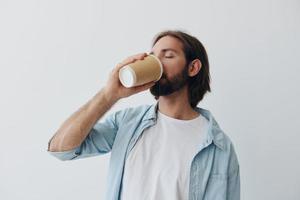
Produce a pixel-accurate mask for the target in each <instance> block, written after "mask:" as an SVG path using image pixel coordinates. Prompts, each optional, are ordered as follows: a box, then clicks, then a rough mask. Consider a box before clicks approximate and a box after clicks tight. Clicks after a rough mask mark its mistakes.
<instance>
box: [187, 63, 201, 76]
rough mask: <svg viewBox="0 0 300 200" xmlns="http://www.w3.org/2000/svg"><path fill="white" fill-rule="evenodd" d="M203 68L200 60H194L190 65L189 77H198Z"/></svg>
mask: <svg viewBox="0 0 300 200" xmlns="http://www.w3.org/2000/svg"><path fill="white" fill-rule="evenodd" d="M201 67H202V64H201V61H200V60H199V59H195V60H193V61H192V62H191V63H190V65H189V71H188V73H189V76H190V77H193V76H196V75H197V74H198V73H199V71H200V69H201Z"/></svg>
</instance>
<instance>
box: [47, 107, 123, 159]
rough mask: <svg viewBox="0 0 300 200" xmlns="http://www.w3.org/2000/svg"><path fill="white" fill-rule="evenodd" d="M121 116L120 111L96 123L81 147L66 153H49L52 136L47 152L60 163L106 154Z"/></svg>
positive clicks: (112, 141)
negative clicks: (60, 161)
mask: <svg viewBox="0 0 300 200" xmlns="http://www.w3.org/2000/svg"><path fill="white" fill-rule="evenodd" d="M121 115H122V111H118V112H115V113H113V114H110V115H108V117H107V118H106V119H105V120H104V121H102V122H97V123H96V124H95V125H94V126H93V128H92V129H91V131H90V132H89V134H88V135H87V137H86V138H85V139H84V141H83V142H82V143H81V145H79V146H78V147H76V148H74V149H71V150H68V151H59V152H53V151H50V150H49V146H50V143H51V140H52V139H53V137H54V136H53V137H52V138H51V139H50V140H49V142H48V149H47V152H48V153H49V154H50V155H52V156H54V157H56V158H58V159H59V160H62V161H66V160H75V159H79V158H86V157H91V156H96V155H101V154H105V153H108V152H110V151H111V149H112V146H113V143H114V139H115V137H116V134H117V132H118V127H119V124H118V118H120V117H121Z"/></svg>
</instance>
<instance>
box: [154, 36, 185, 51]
mask: <svg viewBox="0 0 300 200" xmlns="http://www.w3.org/2000/svg"><path fill="white" fill-rule="evenodd" d="M162 49H174V50H175V51H177V52H183V50H182V49H183V44H182V42H181V41H180V40H179V39H177V38H175V37H172V36H164V37H162V38H160V39H159V40H158V41H157V42H156V43H155V45H154V46H153V47H152V52H154V51H158V52H159V51H161V50H162Z"/></svg>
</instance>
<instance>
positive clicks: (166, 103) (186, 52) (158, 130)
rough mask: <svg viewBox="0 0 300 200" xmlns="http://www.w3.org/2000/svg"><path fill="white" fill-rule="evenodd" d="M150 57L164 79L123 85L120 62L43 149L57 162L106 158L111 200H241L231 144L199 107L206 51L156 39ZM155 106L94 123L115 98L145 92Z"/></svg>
mask: <svg viewBox="0 0 300 200" xmlns="http://www.w3.org/2000/svg"><path fill="white" fill-rule="evenodd" d="M151 54H154V55H155V56H157V57H158V58H159V59H160V61H161V62H162V64H163V70H164V72H163V75H162V78H161V79H160V80H159V81H158V82H155V83H148V84H145V85H142V86H138V87H134V88H125V87H123V86H122V85H121V84H120V81H119V79H118V71H119V69H120V68H121V67H123V66H125V65H127V64H129V63H132V62H134V61H136V60H139V59H143V58H144V57H145V56H146V55H147V54H146V53H142V54H137V55H134V56H131V57H129V58H127V59H126V60H124V61H123V62H121V63H119V64H118V65H117V66H116V67H115V68H114V69H113V71H112V72H111V74H110V77H109V79H108V82H107V84H106V85H105V86H104V87H103V88H102V89H101V90H100V91H99V92H98V93H97V94H96V95H95V96H94V97H93V98H92V99H91V100H90V101H89V102H87V103H86V104H85V105H83V106H82V107H81V108H80V109H79V110H78V111H77V112H75V113H74V114H73V115H71V116H70V117H69V118H68V119H67V120H66V121H65V122H64V123H63V124H62V126H61V127H60V128H59V130H58V131H57V133H56V134H55V135H54V136H53V137H52V138H51V140H50V141H49V145H48V151H49V153H51V154H52V155H54V156H56V157H57V158H59V159H60V160H74V159H79V158H84V157H89V156H95V155H100V154H104V153H108V152H111V157H110V168H109V176H108V187H107V194H106V198H107V199H109V200H118V199H122V200H154V199H155V200H181V199H190V200H204V199H207V200H225V199H226V200H238V199H240V174H239V163H238V159H237V156H236V153H235V150H234V147H233V144H232V142H231V140H230V139H229V138H228V136H227V135H226V134H225V133H224V132H223V131H222V130H221V128H220V127H219V125H218V123H217V122H216V121H215V119H214V117H213V116H212V114H211V113H210V111H208V110H205V109H203V108H200V107H197V104H198V103H199V102H200V101H201V100H202V99H203V96H204V94H205V93H206V92H208V91H210V85H209V83H210V78H209V64H208V58H207V54H206V51H205V49H204V47H203V45H202V44H201V43H200V42H199V41H198V39H196V38H195V37H193V36H191V35H189V34H187V33H184V32H182V31H165V32H162V33H159V34H158V35H157V36H156V37H155V39H154V42H153V46H152V50H151ZM149 88H150V92H151V93H152V94H153V95H154V97H155V99H156V100H157V102H156V104H154V105H143V106H138V107H134V108H127V109H124V110H120V111H117V112H115V113H112V114H110V115H109V116H108V117H107V118H106V119H105V120H104V121H102V122H98V123H97V121H98V120H99V119H100V118H101V117H102V116H103V115H104V114H105V113H106V112H107V111H108V110H109V109H110V108H111V106H112V105H114V104H115V103H116V102H117V101H118V100H119V99H121V98H125V97H128V96H130V95H133V94H135V93H138V92H141V91H144V90H147V89H149Z"/></svg>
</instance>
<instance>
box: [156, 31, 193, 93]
mask: <svg viewBox="0 0 300 200" xmlns="http://www.w3.org/2000/svg"><path fill="white" fill-rule="evenodd" d="M182 49H183V45H182V43H181V42H180V41H179V40H178V39H176V38H174V37H171V36H165V37H162V38H161V39H159V40H158V41H157V42H156V43H155V45H154V46H153V48H152V51H151V54H154V55H155V56H157V57H158V58H159V60H160V61H161V63H162V65H163V71H164V72H163V74H162V77H161V79H160V80H159V81H157V82H156V83H155V85H154V86H152V87H151V88H150V92H151V93H152V94H153V95H154V96H166V95H169V94H172V93H174V92H176V91H178V90H180V89H182V88H183V87H184V86H185V85H186V84H187V80H188V77H189V76H188V68H187V66H186V65H187V64H186V59H185V55H184V52H183V50H182Z"/></svg>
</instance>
